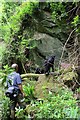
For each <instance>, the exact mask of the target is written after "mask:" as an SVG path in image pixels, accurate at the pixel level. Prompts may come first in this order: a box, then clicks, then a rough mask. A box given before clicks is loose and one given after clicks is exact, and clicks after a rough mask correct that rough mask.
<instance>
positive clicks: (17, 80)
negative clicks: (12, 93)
mask: <svg viewBox="0 0 80 120" xmlns="http://www.w3.org/2000/svg"><path fill="white" fill-rule="evenodd" d="M11 68H12V69H13V72H11V73H10V74H9V75H8V77H7V87H8V88H9V87H11V86H13V87H14V88H15V89H16V91H17V93H18V95H17V96H16V97H10V101H11V103H10V112H11V113H10V119H11V120H15V107H16V105H17V104H18V105H19V106H23V105H22V103H21V100H22V99H23V96H24V93H23V88H22V79H21V76H20V74H19V73H18V65H17V64H16V63H14V64H12V66H11Z"/></svg>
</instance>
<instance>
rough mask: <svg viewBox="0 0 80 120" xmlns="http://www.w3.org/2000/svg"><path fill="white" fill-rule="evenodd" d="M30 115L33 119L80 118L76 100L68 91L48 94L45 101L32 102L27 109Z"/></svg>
mask: <svg viewBox="0 0 80 120" xmlns="http://www.w3.org/2000/svg"><path fill="white" fill-rule="evenodd" d="M26 111H27V113H28V115H29V116H30V117H32V118H45V119H47V118H55V119H56V118H79V117H80V116H79V114H80V111H79V109H78V107H77V106H76V100H75V99H74V98H73V96H72V93H71V92H69V91H68V90H60V91H59V93H57V94H56V93H55V94H52V92H49V93H48V94H46V96H45V98H44V99H43V100H38V101H36V102H34V101H32V102H31V103H30V105H28V106H27V107H26Z"/></svg>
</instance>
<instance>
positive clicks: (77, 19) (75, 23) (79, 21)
mask: <svg viewBox="0 0 80 120" xmlns="http://www.w3.org/2000/svg"><path fill="white" fill-rule="evenodd" d="M72 25H73V26H74V27H77V30H76V32H80V27H79V26H80V17H79V15H76V16H75V17H74V19H73V22H72Z"/></svg>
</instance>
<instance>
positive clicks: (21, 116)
mask: <svg viewBox="0 0 80 120" xmlns="http://www.w3.org/2000/svg"><path fill="white" fill-rule="evenodd" d="M24 114H25V109H23V108H20V107H19V108H16V114H15V116H16V117H17V118H18V119H20V120H26V119H27V114H25V115H24Z"/></svg>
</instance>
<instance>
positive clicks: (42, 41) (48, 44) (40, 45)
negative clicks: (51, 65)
mask: <svg viewBox="0 0 80 120" xmlns="http://www.w3.org/2000/svg"><path fill="white" fill-rule="evenodd" d="M33 39H34V40H35V42H36V50H35V49H34V51H32V52H31V56H33V58H34V61H35V63H36V64H38V65H40V66H41V64H42V63H43V61H44V59H45V58H46V57H48V56H51V55H55V56H56V57H55V62H56V63H57V62H58V61H59V59H60V57H61V53H62V49H63V44H62V43H61V42H60V41H59V39H57V38H55V37H51V36H50V35H48V34H44V33H37V32H36V33H35V34H34V36H33Z"/></svg>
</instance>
